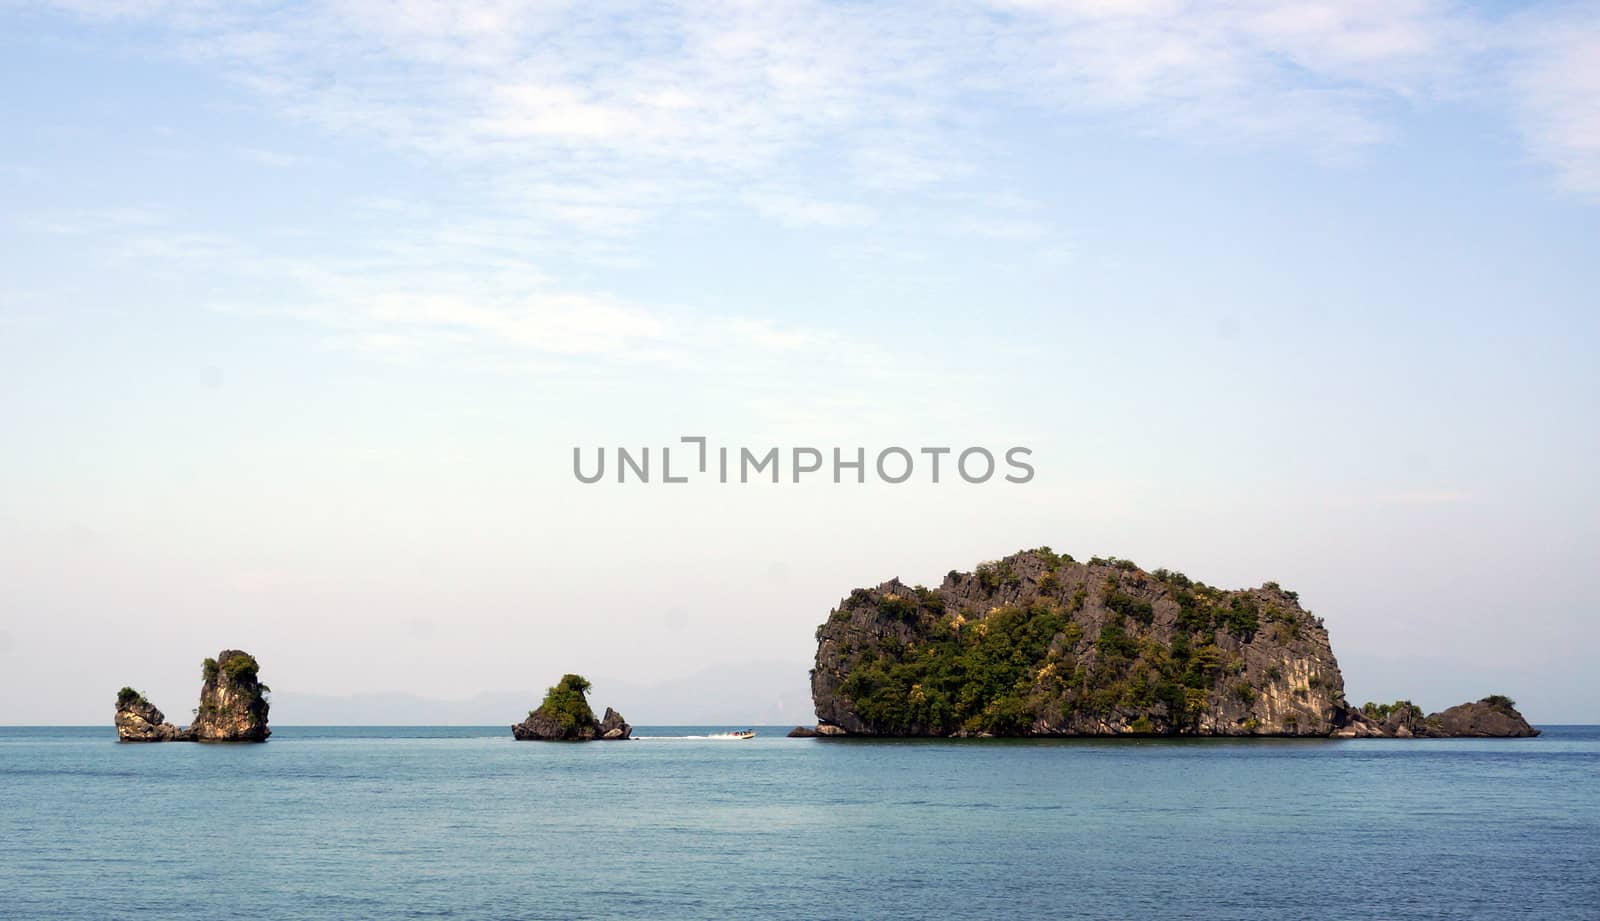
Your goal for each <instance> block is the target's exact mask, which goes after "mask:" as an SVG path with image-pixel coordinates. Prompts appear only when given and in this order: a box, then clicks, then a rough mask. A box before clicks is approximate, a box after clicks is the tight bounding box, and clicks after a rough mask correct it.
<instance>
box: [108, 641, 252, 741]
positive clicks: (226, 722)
mask: <svg viewBox="0 0 1600 921" xmlns="http://www.w3.org/2000/svg"><path fill="white" fill-rule="evenodd" d="M260 670H261V666H260V664H259V663H258V662H256V658H255V656H252V655H250V654H249V653H247V652H243V651H241V650H238V649H224V650H223V651H221V652H219V653H217V657H216V658H215V659H206V660H205V661H204V662H203V663H201V666H200V677H201V685H200V705H199V706H198V707H196V708H195V711H194V722H193V723H190V724H189V725H188V726H182V727H180V726H176V725H173V724H172V723H169V722H167V718H166V715H165V714H163V713H162V712H161V711H160V710H159V709H157V707H156V705H155V704H153V703H151V702H150V701H149V700H148V699H146V698H145V696H144V695H143V694H142V693H140V692H138V691H136V690H134V689H133V688H131V687H125V688H123V689H122V690H121V691H119V692H118V693H117V711H116V727H117V739H118V741H122V742H265V741H266V740H267V737H268V736H270V735H272V730H271V729H269V728H268V727H267V711H268V710H269V709H270V704H269V703H268V701H267V697H266V695H267V694H268V693H269V692H270V691H271V688H269V687H267V686H266V685H265V684H262V683H261V680H260V677H259V673H260Z"/></svg>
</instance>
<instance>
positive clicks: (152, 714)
mask: <svg viewBox="0 0 1600 921" xmlns="http://www.w3.org/2000/svg"><path fill="white" fill-rule="evenodd" d="M116 726H117V738H118V739H119V740H120V741H123V742H188V741H192V740H193V735H192V734H190V733H189V732H188V731H187V730H185V729H180V728H179V727H177V726H174V725H172V724H171V723H169V722H167V717H166V715H165V714H163V713H162V712H161V711H160V710H158V709H156V705H155V704H153V703H151V702H150V701H148V700H146V699H145V696H144V695H143V694H141V693H139V692H138V691H135V690H134V689H133V688H123V689H122V691H121V692H119V693H118V694H117V715H116Z"/></svg>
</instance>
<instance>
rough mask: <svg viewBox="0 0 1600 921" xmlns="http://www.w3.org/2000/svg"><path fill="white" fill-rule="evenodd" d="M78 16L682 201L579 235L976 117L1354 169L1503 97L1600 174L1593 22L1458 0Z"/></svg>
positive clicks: (793, 186) (598, 217) (866, 176)
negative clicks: (1415, 115) (1160, 137)
mask: <svg viewBox="0 0 1600 921" xmlns="http://www.w3.org/2000/svg"><path fill="white" fill-rule="evenodd" d="M63 5H65V6H67V7H69V8H71V9H73V10H77V11H80V12H86V11H87V12H98V13H101V14H103V15H121V16H143V17H155V18H159V19H160V20H161V21H163V22H165V23H167V24H168V25H169V26H170V27H171V28H172V29H173V30H174V31H175V32H176V33H177V34H178V35H179V36H181V38H182V47H183V48H184V49H185V51H186V53H188V54H190V55H192V56H196V57H200V58H204V59H208V60H212V61H215V62H217V63H219V64H221V65H222V66H223V67H224V68H225V69H226V70H227V72H228V73H230V74H231V75H232V77H233V78H234V79H236V80H238V81H240V82H242V83H244V84H245V85H247V86H249V87H251V88H252V89H254V90H255V91H256V92H258V93H260V94H261V96H262V97H263V98H264V99H266V100H267V101H268V102H269V103H270V104H271V105H273V106H275V107H276V108H278V109H279V110H280V111H281V112H283V113H285V114H287V115H289V116H291V117H295V118H302V119H307V120H310V121H313V122H315V123H318V124H320V125H323V126H324V127H326V128H328V129H331V130H336V131H353V132H359V133H362V134H367V135H372V136H376V137H379V138H381V139H383V140H385V141H387V142H389V143H393V144H397V145H402V146H405V147H409V148H413V149H418V150H421V151H424V152H426V153H427V154H429V155H431V156H436V157H439V158H443V159H450V160H466V161H475V162H480V163H492V164H495V165H496V169H499V170H501V171H502V172H505V173H516V172H520V171H526V170H527V169H529V168H531V167H532V166H533V165H534V164H537V165H538V172H539V173H540V175H541V177H542V180H541V185H542V186H543V188H544V190H545V191H546V192H550V191H551V190H552V189H554V188H556V187H562V186H568V185H573V186H577V187H579V188H582V187H584V186H585V185H588V186H594V185H599V186H603V187H609V186H611V185H613V184H622V185H625V186H628V187H630V188H632V189H635V190H637V189H638V188H640V187H646V186H650V187H654V186H666V187H670V188H672V189H674V190H675V191H674V193H673V194H667V195H654V196H649V195H647V196H644V198H643V199H642V201H640V202H639V203H638V204H636V205H635V207H634V209H633V210H632V211H631V212H623V213H619V211H618V209H616V208H614V207H611V206H609V205H591V204H585V203H577V204H568V206H567V207H565V208H564V209H554V214H555V217H556V218H557V219H561V220H567V221H571V222H573V223H574V224H576V225H578V226H580V227H583V228H584V229H586V230H598V231H604V232H628V231H630V230H632V229H635V228H636V227H637V226H638V224H639V222H640V221H641V220H643V219H646V218H647V217H648V216H649V215H650V214H651V213H654V212H655V211H657V210H659V209H660V208H662V207H670V206H675V205H677V204H679V203H680V200H681V199H682V198H683V197H685V196H687V197H689V198H691V199H694V198H726V197H727V192H726V190H727V189H728V187H729V186H730V185H732V184H735V183H742V182H747V181H748V180H749V179H750V178H751V177H759V178H760V180H761V181H762V183H763V184H764V185H766V186H769V187H771V186H778V187H779V188H777V189H776V191H775V192H773V193H772V194H774V195H779V196H788V197H792V198H793V199H794V200H797V201H826V200H830V199H836V198H837V197H838V196H837V195H836V194H835V195H828V194H822V192H821V190H819V189H816V188H812V187H811V186H812V184H813V182H814V180H813V178H812V177H813V175H814V171H813V170H811V169H809V168H808V166H809V164H807V163H806V162H805V160H806V157H807V156H808V155H810V154H811V153H812V152H814V151H815V150H817V149H818V148H819V147H820V146H823V145H825V146H826V148H827V149H828V150H829V151H830V155H831V156H833V157H835V158H837V159H838V160H839V161H840V162H841V163H844V164H852V165H853V167H854V170H855V172H856V176H855V180H856V181H858V182H859V183H860V187H861V188H862V189H864V190H871V189H885V188H895V187H904V186H906V185H907V184H918V183H929V184H931V183H938V182H940V181H943V180H947V179H949V178H951V177H953V176H960V175H962V174H963V173H964V172H965V171H967V170H969V169H970V161H971V160H973V159H974V158H978V159H981V158H982V156H983V154H984V150H983V144H982V142H980V141H979V140H977V138H978V135H979V132H977V131H975V130H974V128H975V127H976V123H975V122H974V119H973V113H974V112H978V111H982V109H983V107H984V104H985V101H987V102H992V103H995V104H1000V105H1013V104H1016V103H1018V102H1022V103H1024V104H1026V105H1030V106H1035V107H1040V106H1042V107H1045V108H1051V109H1066V110H1079V111H1099V112H1112V113H1120V114H1121V115H1123V116H1124V117H1127V118H1129V119H1131V120H1132V122H1133V123H1134V124H1135V125H1137V126H1140V127H1142V128H1144V129H1145V130H1150V131H1157V132H1162V133H1169V134H1172V135H1174V136H1179V137H1183V138H1186V139H1188V140H1191V141H1196V142H1202V143H1231V144H1237V143H1248V144H1261V143H1270V144H1279V145H1287V146H1295V147H1302V148H1306V149H1308V150H1310V151H1311V152H1313V153H1314V154H1317V155H1319V156H1322V155H1335V156H1337V155H1339V154H1340V153H1341V152H1344V151H1348V150H1350V149H1354V148H1361V147H1364V146H1368V145H1372V144H1374V143H1378V142H1381V141H1382V140H1384V139H1385V138H1386V137H1387V136H1388V135H1389V133H1390V132H1391V130H1392V119H1393V115H1394V113H1395V111H1396V110H1397V109H1403V108H1404V107H1408V106H1416V105H1425V104H1428V103H1430V102H1437V101H1440V100H1449V99H1454V98H1458V97H1461V96H1476V95H1484V94H1489V95H1495V94H1499V95H1507V94H1510V95H1511V96H1512V98H1513V103H1514V105H1515V106H1516V107H1517V110H1518V112H1519V114H1520V117H1521V119H1522V121H1523V123H1524V124H1525V125H1527V128H1528V133H1529V139H1530V143H1531V145H1532V146H1533V149H1534V150H1535V152H1536V154H1537V155H1538V156H1540V157H1541V158H1543V159H1545V160H1547V161H1549V162H1550V163H1552V164H1553V165H1554V166H1555V167H1556V168H1557V169H1558V170H1559V171H1560V172H1561V174H1562V176H1563V177H1564V178H1565V181H1566V182H1567V183H1568V184H1569V185H1571V186H1573V187H1575V188H1577V189H1579V190H1580V191H1582V190H1586V189H1588V188H1589V187H1590V186H1591V185H1592V183H1593V182H1594V181H1595V180H1594V176H1593V174H1592V170H1593V169H1594V166H1593V163H1594V158H1595V154H1594V146H1595V142H1594V140H1593V133H1594V130H1595V129H1594V123H1595V110H1594V106H1595V103H1594V99H1595V98H1596V97H1597V95H1600V94H1597V93H1596V91H1595V80H1596V79H1597V78H1596V77H1595V76H1594V71H1595V64H1594V61H1595V60H1596V59H1597V58H1600V55H1597V54H1596V30H1597V25H1596V21H1597V19H1600V16H1597V15H1596V12H1595V10H1594V8H1593V6H1592V5H1583V6H1573V7H1551V8H1548V9H1542V10H1532V11H1529V12H1527V13H1525V14H1523V15H1521V16H1518V17H1514V18H1513V19H1511V20H1507V21H1494V20H1491V19H1490V14H1489V13H1488V12H1487V11H1484V10H1482V9H1479V8H1474V7H1468V6H1463V5H1461V4H1458V3H1453V2H1444V0H1309V2H1280V0H1225V2H1220V3H1209V2H1208V3H1197V2H1187V0H1127V2H1106V0H990V2H988V3H979V4H954V5H926V4H901V3H886V4H875V5H870V6H861V5H845V4H833V3H819V2H790V3H739V4H721V5H716V6H714V7H711V6H705V5H701V4H692V3H683V4H650V5H643V6H634V5H629V4H607V3H601V4H565V3H559V4H535V3H523V2H509V0H508V2H492V3H486V4H477V5H474V6H473V7H472V8H471V9H470V10H467V11H462V10H461V9H459V8H457V7H456V6H455V5H452V4H441V3H428V2H412V3H403V4H389V3H371V2H366V0H356V2H340V3H325V4H311V5H308V6H306V7H304V8H297V9H296V10H295V11H294V12H293V13H292V14H289V13H285V12H282V11H277V12H275V13H273V14H269V13H265V12H262V11H260V10H257V9H256V8H254V7H252V6H249V5H237V6H233V5H217V4H212V3H205V2H193V3H182V2H171V3H155V2H142V3H132V2H125V0H124V2H107V3H95V2H92V0H73V2H70V3H66V4H63ZM547 197H548V198H551V199H557V200H559V199H560V198H562V197H563V195H560V194H557V195H549V196H547ZM771 210H772V211H773V212H774V213H772V214H771V215H770V216H772V217H774V218H775V219H777V220H784V221H788V220H793V219H794V217H795V215H796V213H797V212H796V210H795V209H792V208H774V209H771ZM824 223H827V222H824Z"/></svg>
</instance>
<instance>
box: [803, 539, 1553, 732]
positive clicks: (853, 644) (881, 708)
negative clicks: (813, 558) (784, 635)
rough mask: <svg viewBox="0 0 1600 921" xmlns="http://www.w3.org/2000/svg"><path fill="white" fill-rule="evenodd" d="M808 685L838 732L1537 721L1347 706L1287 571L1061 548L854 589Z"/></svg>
mask: <svg viewBox="0 0 1600 921" xmlns="http://www.w3.org/2000/svg"><path fill="white" fill-rule="evenodd" d="M811 690H812V700H813V703H814V704H815V707H816V712H817V717H818V720H819V722H818V726H817V729H816V731H817V733H818V734H819V735H825V736H837V735H884V736H959V737H984V736H1077V735H1143V734H1160V735H1167V734H1185V735H1229V736H1234V735H1237V736H1248V735H1272V736H1337V737H1345V738H1355V737H1365V736H1404V735H1437V734H1491V733H1493V734H1507V735H1514V734H1518V733H1519V732H1520V730H1521V728H1522V727H1526V723H1525V722H1523V721H1522V720H1521V716H1520V714H1515V711H1511V713H1510V714H1508V713H1506V712H1505V711H1506V710H1507V709H1508V708H1507V707H1504V706H1502V707H1500V708H1498V709H1496V708H1494V707H1489V708H1488V709H1485V707H1486V706H1487V703H1486V702H1480V703H1479V704H1472V705H1464V706H1467V707H1471V708H1472V709H1471V710H1470V711H1468V710H1463V709H1462V708H1452V710H1449V711H1445V712H1444V713H1442V714H1434V715H1433V716H1429V717H1423V716H1422V713H1421V711H1420V710H1419V709H1416V708H1415V707H1413V706H1411V705H1410V704H1409V703H1406V704H1405V709H1404V712H1396V711H1397V710H1399V705H1394V708H1395V709H1393V710H1388V709H1386V710H1385V712H1383V713H1382V714H1369V713H1365V712H1363V711H1362V710H1357V709H1355V708H1353V707H1351V706H1349V704H1348V703H1347V702H1346V701H1345V694H1344V677H1343V675H1342V674H1341V673H1340V671H1339V664H1338V661H1337V660H1336V659H1335V658H1334V655H1333V649H1332V646H1331V644H1330V642H1329V639H1328V632H1327V629H1326V628H1325V626H1324V625H1323V622H1322V619H1321V618H1318V617H1314V616H1313V615H1312V614H1311V613H1310V612H1309V611H1306V610H1305V609H1303V608H1302V607H1301V606H1300V603H1299V597H1298V596H1297V595H1296V594H1295V593H1294V592H1291V591H1287V590H1285V589H1283V588H1281V587H1280V586H1278V585H1277V584H1276V583H1272V582H1268V583H1266V584H1264V585H1262V586H1260V587H1258V588H1253V589H1243V590H1235V591H1224V590H1221V589H1217V588H1212V587H1210V586H1207V585H1205V584H1204V583H1200V582H1195V581H1193V580H1191V579H1189V578H1188V577H1187V576H1184V575H1183V574H1182V573H1176V572H1169V571H1167V570H1161V569H1158V570H1156V571H1154V572H1146V571H1144V570H1143V569H1141V568H1139V567H1138V566H1137V565H1135V564H1133V563H1131V562H1129V561H1127V560H1118V559H1115V558H1111V559H1100V558H1095V559H1092V560H1090V561H1089V562H1087V563H1080V562H1077V561H1075V560H1073V559H1072V557H1070V556H1066V555H1062V554H1056V553H1054V552H1052V551H1051V550H1050V549H1049V548H1040V549H1038V550H1031V551H1026V552H1023V553H1017V554H1014V555H1012V556H1009V557H1006V558H1005V559H1002V560H997V561H993V562H988V563H983V564H980V565H979V566H978V567H977V569H976V570H975V571H974V572H971V573H962V572H955V571H952V572H950V574H949V575H947V576H946V577H945V580H944V582H943V584H942V585H940V586H939V587H938V588H936V589H928V588H923V587H921V586H908V585H905V584H904V583H902V582H900V581H899V580H898V579H892V580H890V581H888V582H885V583H883V584H881V585H879V586H877V587H876V588H871V589H856V590H855V591H854V592H852V593H851V594H850V595H849V597H847V598H845V599H844V600H843V601H841V602H840V604H839V606H838V607H837V608H835V609H834V610H833V611H832V612H830V614H829V617H828V620H827V622H826V623H824V624H822V625H821V626H820V627H818V628H817V656H816V667H815V668H814V669H813V670H812V675H811ZM1501 700H1503V698H1502V699H1501ZM1506 703H1509V702H1506ZM1413 711H1414V712H1413ZM1458 711H1459V712H1458ZM1513 714H1515V715H1514V719H1513ZM1518 724H1520V725H1518ZM1527 729H1528V730H1529V731H1530V732H1531V731H1535V730H1532V727H1527Z"/></svg>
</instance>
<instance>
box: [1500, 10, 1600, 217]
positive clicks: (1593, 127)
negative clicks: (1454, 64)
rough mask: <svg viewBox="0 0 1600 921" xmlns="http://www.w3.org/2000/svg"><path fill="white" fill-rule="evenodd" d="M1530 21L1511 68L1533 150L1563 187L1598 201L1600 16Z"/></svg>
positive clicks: (1599, 175)
mask: <svg viewBox="0 0 1600 921" xmlns="http://www.w3.org/2000/svg"><path fill="white" fill-rule="evenodd" d="M1587 11H1588V12H1589V13H1591V15H1588V16H1580V15H1576V14H1568V15H1567V16H1566V17H1565V18H1563V19H1561V20H1559V21H1556V22H1542V21H1532V22H1528V23H1527V24H1526V25H1525V27H1524V29H1523V30H1522V31H1521V33H1520V35H1521V44H1520V47H1519V49H1518V51H1519V54H1518V58H1517V64H1516V65H1515V69H1514V80H1515V86H1516V89H1517V92H1518V99H1519V103H1520V104H1519V106H1518V111H1519V113H1520V119H1521V122H1522V125H1523V129H1524V132H1525V133H1526V135H1527V138H1528V143H1529V146H1530V147H1531V149H1532V150H1533V153H1534V154H1535V155H1536V156H1537V157H1539V158H1540V159H1542V160H1544V161H1546V162H1548V163H1550V164H1551V165H1552V166H1553V167H1554V168H1555V169H1556V171H1557V174H1558V176H1559V178H1560V180H1561V183H1562V185H1563V186H1564V187H1566V188H1567V189H1569V190H1571V191H1572V192H1575V193H1577V194H1578V195H1581V196H1584V197H1586V198H1588V199H1590V200H1593V201H1600V15H1594V14H1595V13H1596V10H1595V8H1594V7H1592V6H1591V7H1588V8H1587Z"/></svg>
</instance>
